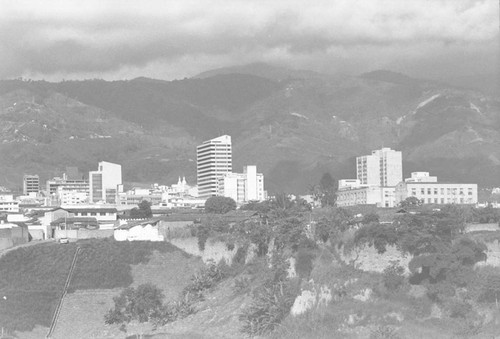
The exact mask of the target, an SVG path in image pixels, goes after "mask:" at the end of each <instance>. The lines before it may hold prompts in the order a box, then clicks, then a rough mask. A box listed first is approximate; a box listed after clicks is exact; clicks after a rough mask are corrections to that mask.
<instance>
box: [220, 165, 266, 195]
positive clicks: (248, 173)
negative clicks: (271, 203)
mask: <svg viewBox="0 0 500 339" xmlns="http://www.w3.org/2000/svg"><path fill="white" fill-rule="evenodd" d="M217 194H218V195H220V196H224V197H228V198H232V199H233V200H234V201H236V202H237V203H240V204H241V203H246V202H249V201H264V200H266V199H267V194H266V191H265V190H264V175H263V174H262V173H257V166H245V167H243V173H226V174H225V175H224V176H222V177H220V178H219V183H218V192H217Z"/></svg>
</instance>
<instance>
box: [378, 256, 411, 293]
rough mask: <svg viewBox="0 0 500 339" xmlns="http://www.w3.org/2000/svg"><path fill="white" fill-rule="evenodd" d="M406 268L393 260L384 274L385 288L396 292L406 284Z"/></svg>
mask: <svg viewBox="0 0 500 339" xmlns="http://www.w3.org/2000/svg"><path fill="white" fill-rule="evenodd" d="M404 272H405V269H404V268H403V267H401V266H399V265H398V264H397V262H392V263H391V266H389V267H387V268H386V269H385V270H384V272H383V276H382V280H383V282H384V286H385V288H387V290H388V291H389V292H395V291H397V290H399V289H400V288H401V286H403V285H404V283H405V281H406V278H405V276H404Z"/></svg>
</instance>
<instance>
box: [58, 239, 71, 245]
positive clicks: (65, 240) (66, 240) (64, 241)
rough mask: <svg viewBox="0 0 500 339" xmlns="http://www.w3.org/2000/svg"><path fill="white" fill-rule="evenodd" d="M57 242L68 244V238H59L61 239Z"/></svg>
mask: <svg viewBox="0 0 500 339" xmlns="http://www.w3.org/2000/svg"><path fill="white" fill-rule="evenodd" d="M59 242H60V243H61V244H69V239H68V238H61V239H59Z"/></svg>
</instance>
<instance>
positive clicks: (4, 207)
mask: <svg viewBox="0 0 500 339" xmlns="http://www.w3.org/2000/svg"><path fill="white" fill-rule="evenodd" d="M0 212H10V213H18V212H19V201H17V200H14V195H13V194H10V193H0Z"/></svg>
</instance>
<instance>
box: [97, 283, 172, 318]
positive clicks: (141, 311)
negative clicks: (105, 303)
mask: <svg viewBox="0 0 500 339" xmlns="http://www.w3.org/2000/svg"><path fill="white" fill-rule="evenodd" d="M163 298H164V295H163V293H162V291H161V290H160V289H159V288H157V287H156V286H154V285H152V284H149V283H147V284H142V285H139V286H138V287H137V289H134V288H133V287H129V288H126V289H125V290H123V291H122V292H121V293H120V295H119V296H118V297H114V298H113V301H114V303H115V307H114V308H113V309H111V310H109V312H108V313H107V314H106V315H105V317H104V320H105V322H106V324H120V323H124V322H127V323H128V322H130V321H132V320H138V321H139V322H147V321H149V320H151V318H152V317H157V316H158V315H159V314H160V313H161V312H162V308H163Z"/></svg>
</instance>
